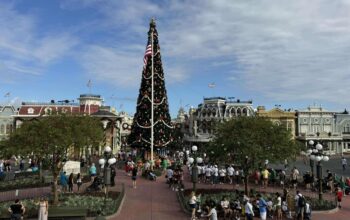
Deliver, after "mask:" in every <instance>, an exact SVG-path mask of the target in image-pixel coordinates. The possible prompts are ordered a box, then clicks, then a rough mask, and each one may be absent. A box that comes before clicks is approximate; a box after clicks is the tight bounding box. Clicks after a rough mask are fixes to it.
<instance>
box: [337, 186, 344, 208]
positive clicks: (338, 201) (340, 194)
mask: <svg viewBox="0 0 350 220" xmlns="http://www.w3.org/2000/svg"><path fill="white" fill-rule="evenodd" d="M336 199H337V205H338V208H341V201H342V199H343V190H341V188H340V187H338V189H337V192H336Z"/></svg>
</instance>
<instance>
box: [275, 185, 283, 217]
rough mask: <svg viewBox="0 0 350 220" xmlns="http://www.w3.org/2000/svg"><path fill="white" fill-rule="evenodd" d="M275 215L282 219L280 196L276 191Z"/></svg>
mask: <svg viewBox="0 0 350 220" xmlns="http://www.w3.org/2000/svg"><path fill="white" fill-rule="evenodd" d="M276 197H277V198H276V216H277V220H282V198H281V195H280V193H279V192H276Z"/></svg>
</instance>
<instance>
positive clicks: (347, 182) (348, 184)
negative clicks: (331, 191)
mask: <svg viewBox="0 0 350 220" xmlns="http://www.w3.org/2000/svg"><path fill="white" fill-rule="evenodd" d="M345 184H346V185H347V186H349V187H350V178H349V177H347V178H346V180H345Z"/></svg>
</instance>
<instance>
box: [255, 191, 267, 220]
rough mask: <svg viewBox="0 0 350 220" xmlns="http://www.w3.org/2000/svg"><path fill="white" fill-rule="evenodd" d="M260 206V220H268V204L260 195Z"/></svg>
mask: <svg viewBox="0 0 350 220" xmlns="http://www.w3.org/2000/svg"><path fill="white" fill-rule="evenodd" d="M257 199H258V206H259V213H260V219H261V220H266V215H267V203H266V201H265V200H264V199H263V198H262V196H261V195H260V194H258V197H257Z"/></svg>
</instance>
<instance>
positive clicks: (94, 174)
mask: <svg viewBox="0 0 350 220" xmlns="http://www.w3.org/2000/svg"><path fill="white" fill-rule="evenodd" d="M89 172H90V177H91V179H92V182H93V181H94V178H95V176H96V173H97V170H96V166H95V164H94V163H92V164H91V167H90V169H89Z"/></svg>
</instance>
